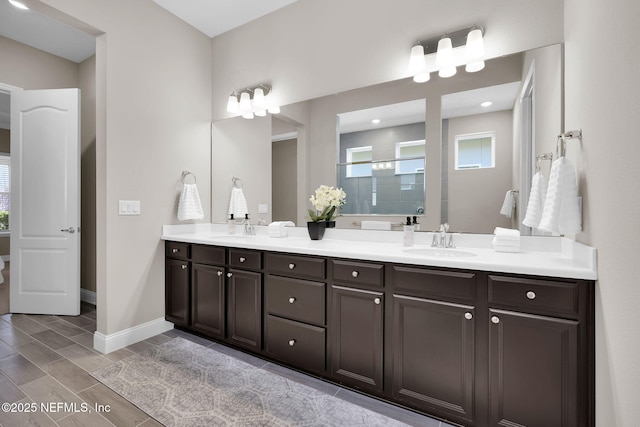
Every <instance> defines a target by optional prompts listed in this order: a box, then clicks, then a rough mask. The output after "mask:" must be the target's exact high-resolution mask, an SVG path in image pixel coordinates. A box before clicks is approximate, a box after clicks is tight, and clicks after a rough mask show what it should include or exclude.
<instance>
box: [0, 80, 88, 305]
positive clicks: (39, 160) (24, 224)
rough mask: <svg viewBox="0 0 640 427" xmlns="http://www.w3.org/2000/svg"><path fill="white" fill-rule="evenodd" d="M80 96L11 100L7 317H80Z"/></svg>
mask: <svg viewBox="0 0 640 427" xmlns="http://www.w3.org/2000/svg"><path fill="white" fill-rule="evenodd" d="M79 107H80V90H79V89H54V90H30V91H17V92H13V93H12V94H11V168H12V170H11V187H12V188H11V190H12V191H11V216H10V219H9V220H10V228H11V282H10V283H11V284H10V287H11V289H10V295H11V296H10V305H9V308H10V310H11V312H12V313H36V314H63V315H78V314H80V236H79V235H78V233H79V231H80V192H79V182H80V149H79V144H80V108H79Z"/></svg>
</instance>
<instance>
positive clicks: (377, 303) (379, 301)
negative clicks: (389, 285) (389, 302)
mask: <svg viewBox="0 0 640 427" xmlns="http://www.w3.org/2000/svg"><path fill="white" fill-rule="evenodd" d="M381 302H382V300H381V299H380V298H374V299H373V303H374V304H375V305H379V304H380V303H381Z"/></svg>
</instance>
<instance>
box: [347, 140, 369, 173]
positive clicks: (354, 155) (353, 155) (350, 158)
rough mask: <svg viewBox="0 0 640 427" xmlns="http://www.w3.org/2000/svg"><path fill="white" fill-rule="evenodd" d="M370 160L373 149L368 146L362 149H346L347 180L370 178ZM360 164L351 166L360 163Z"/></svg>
mask: <svg viewBox="0 0 640 427" xmlns="http://www.w3.org/2000/svg"><path fill="white" fill-rule="evenodd" d="M371 160H373V147H371V146H370V145H368V146H364V147H351V148H347V163H351V164H349V165H347V178H358V177H363V176H371ZM360 162H363V163H362V164H353V163H360Z"/></svg>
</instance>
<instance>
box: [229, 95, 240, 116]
mask: <svg viewBox="0 0 640 427" xmlns="http://www.w3.org/2000/svg"><path fill="white" fill-rule="evenodd" d="M227 111H228V112H230V113H232V114H238V113H239V112H240V109H239V107H238V97H237V96H236V94H235V93H232V94H231V95H229V100H228V101H227Z"/></svg>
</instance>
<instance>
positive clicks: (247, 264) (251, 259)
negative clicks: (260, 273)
mask: <svg viewBox="0 0 640 427" xmlns="http://www.w3.org/2000/svg"><path fill="white" fill-rule="evenodd" d="M229 265H230V266H231V267H236V268H248V269H252V270H260V269H261V268H262V252H260V251H251V250H246V249H229Z"/></svg>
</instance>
